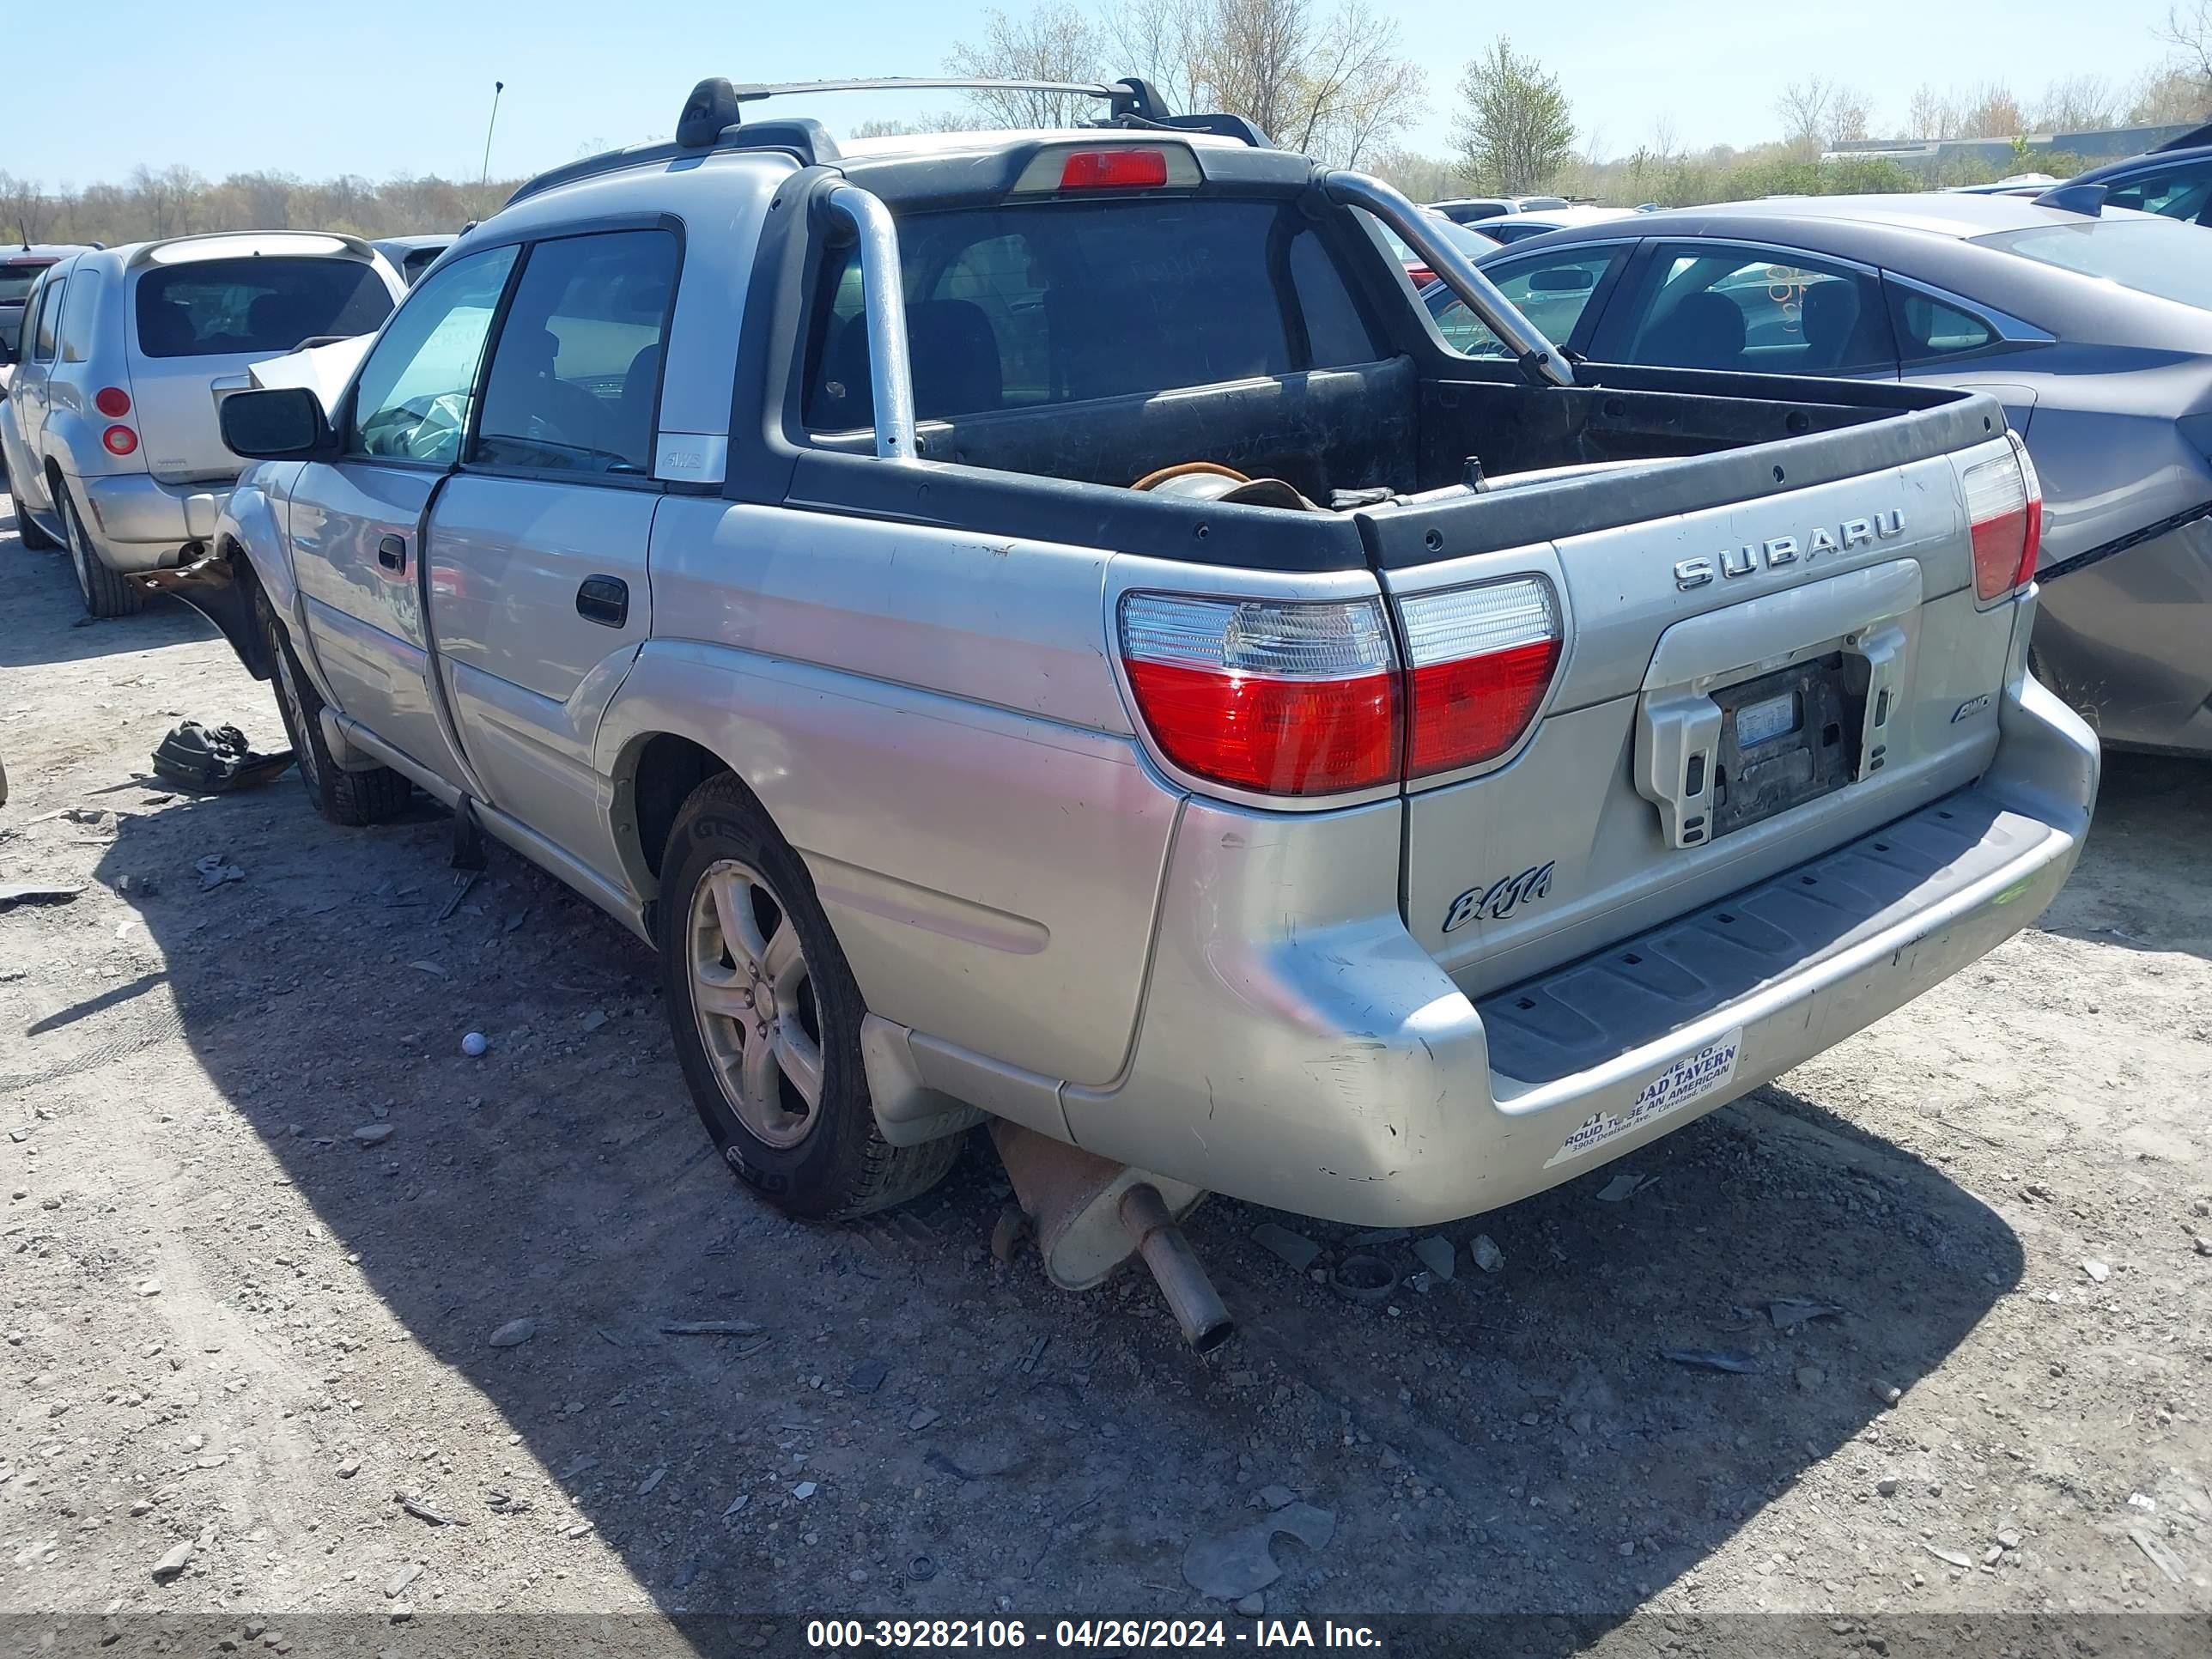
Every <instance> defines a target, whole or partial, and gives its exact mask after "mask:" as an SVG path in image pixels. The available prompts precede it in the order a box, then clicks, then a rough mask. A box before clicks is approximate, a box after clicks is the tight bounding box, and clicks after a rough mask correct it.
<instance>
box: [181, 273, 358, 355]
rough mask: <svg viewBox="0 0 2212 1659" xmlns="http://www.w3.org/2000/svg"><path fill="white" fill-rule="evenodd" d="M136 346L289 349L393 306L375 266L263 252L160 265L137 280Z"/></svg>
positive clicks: (225, 351) (210, 351) (187, 350)
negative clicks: (252, 254) (286, 256)
mask: <svg viewBox="0 0 2212 1659" xmlns="http://www.w3.org/2000/svg"><path fill="white" fill-rule="evenodd" d="M137 311H138V349H139V350H140V351H141V352H143V354H144V355H145V356H149V357H213V356H233V355H235V354H238V353H241V352H249V351H260V352H269V353H271V354H275V353H281V352H286V351H289V350H291V349H292V348H293V347H295V346H296V345H298V344H299V343H301V341H302V340H311V339H313V338H315V337H317V336H318V335H347V334H366V333H368V331H370V330H371V329H374V327H376V326H377V325H378V324H380V323H381V322H382V321H383V320H384V319H385V318H386V316H388V315H389V314H390V313H391V311H392V295H391V294H390V293H389V292H388V291H387V290H386V288H385V286H384V281H383V279H382V278H381V277H380V276H378V275H377V273H376V270H375V269H374V267H373V266H371V265H368V264H362V263H359V262H357V261H355V260H352V259H299V258H270V257H266V256H264V257H261V258H243V259H200V260H193V261H191V262H188V263H186V264H176V265H157V266H155V267H154V268H153V269H152V270H148V271H147V272H145V273H144V274H143V276H140V277H139V278H138V296H137Z"/></svg>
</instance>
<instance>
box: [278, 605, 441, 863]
mask: <svg viewBox="0 0 2212 1659" xmlns="http://www.w3.org/2000/svg"><path fill="white" fill-rule="evenodd" d="M253 614H254V617H255V618H256V620H257V621H258V623H260V626H261V633H262V637H263V638H264V640H266V641H268V646H269V659H270V663H271V664H273V665H274V668H273V671H272V672H271V673H270V677H269V678H270V684H271V685H273V686H274V687H275V689H276V712H277V713H278V714H282V715H283V717H284V735H285V736H286V737H287V738H290V739H291V743H292V753H293V755H294V756H295V757H296V758H295V761H294V765H295V767H296V768H297V769H298V771H299V774H300V781H301V783H302V784H304V785H306V786H307V799H309V800H311V801H313V802H314V804H315V811H318V812H319V813H320V814H322V816H323V817H325V818H327V819H328V820H329V821H330V822H331V823H336V824H342V825H343V826H344V827H346V828H347V829H359V828H360V827H361V826H362V825H363V824H367V823H386V822H388V821H389V820H391V819H392V818H395V817H398V816H399V814H400V813H402V812H404V811H406V810H407V803H408V802H409V800H410V799H412V798H413V794H414V786H413V785H412V784H410V783H409V782H408V781H407V780H406V779H405V778H404V777H403V776H402V775H400V774H398V773H397V772H395V771H393V770H392V769H391V768H390V767H388V766H380V767H377V768H376V769H374V770H373V771H368V772H348V771H344V770H343V769H340V767H339V766H338V763H337V760H336V759H334V758H333V757H331V746H330V744H327V743H325V741H324V740H323V720H322V714H323V694H322V693H321V692H319V691H318V690H316V689H315V683H314V682H313V680H311V679H309V678H307V671H306V670H305V669H303V668H301V666H300V659H298V658H297V657H295V656H294V655H293V654H292V641H291V639H290V636H289V635H287V634H286V633H285V631H284V624H283V623H281V622H279V621H278V620H277V619H276V611H275V609H274V608H273V607H272V606H271V605H270V603H269V599H268V596H267V595H265V594H264V593H263V592H261V590H260V588H259V587H258V586H256V587H255V589H254V592H253Z"/></svg>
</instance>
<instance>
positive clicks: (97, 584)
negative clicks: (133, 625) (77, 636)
mask: <svg viewBox="0 0 2212 1659" xmlns="http://www.w3.org/2000/svg"><path fill="white" fill-rule="evenodd" d="M54 507H55V510H56V511H57V512H58V513H60V514H61V518H62V532H63V533H64V535H65V536H66V537H67V538H69V556H70V564H71V565H73V566H74V567H76V586H77V591H78V592H80V593H82V594H83V595H84V608H85V612H86V614H87V615H88V616H94V617H135V616H137V614H138V613H139V612H140V611H143V610H144V609H145V608H146V590H145V589H144V588H143V587H141V586H138V584H137V582H134V581H132V580H131V579H130V578H129V577H128V576H125V574H123V573H122V572H121V571H119V570H112V569H110V568H108V564H107V561H106V560H105V559H103V558H101V557H100V549H99V548H98V547H97V546H95V545H94V542H93V539H92V532H90V531H88V530H87V529H86V528H85V527H84V516H83V514H82V513H79V512H78V511H77V510H76V498H75V497H74V496H72V495H70V493H69V490H68V489H67V488H66V487H65V486H63V485H60V484H57V485H56V486H55V487H54Z"/></svg>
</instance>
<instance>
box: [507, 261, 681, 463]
mask: <svg viewBox="0 0 2212 1659" xmlns="http://www.w3.org/2000/svg"><path fill="white" fill-rule="evenodd" d="M677 262H678V246H677V241H676V237H675V235H674V234H673V233H671V232H669V231H665V230H621V231H610V232H607V233H605V234H601V235H596V236H565V237H562V238H561V239H559V240H556V241H550V242H541V243H539V244H538V246H535V247H533V248H532V249H531V251H530V258H529V261H528V263H527V264H525V265H524V266H523V268H522V277H521V280H520V282H518V283H516V284H515V288H514V299H513V302H512V303H511V304H510V305H509V306H508V307H507V320H506V321H505V322H504V323H502V324H501V325H500V331H499V343H498V344H497V345H495V347H494V348H493V349H492V356H491V374H489V377H488V378H487V379H486V380H485V382H484V402H483V420H482V421H481V422H479V426H480V428H481V429H480V431H479V433H478V435H477V441H476V445H475V447H474V448H473V449H471V451H470V453H469V459H470V460H471V461H473V462H477V463H480V464H482V465H488V466H521V467H533V468H535V467H556V468H561V469H563V470H567V471H581V472H611V473H634V474H642V473H647V472H650V471H652V470H653V418H654V407H655V404H657V403H658V401H659V396H660V365H661V349H660V348H661V337H662V335H663V333H664V332H665V330H666V328H667V325H668V312H669V307H670V304H671V301H673V300H674V298H675V295H676V268H677Z"/></svg>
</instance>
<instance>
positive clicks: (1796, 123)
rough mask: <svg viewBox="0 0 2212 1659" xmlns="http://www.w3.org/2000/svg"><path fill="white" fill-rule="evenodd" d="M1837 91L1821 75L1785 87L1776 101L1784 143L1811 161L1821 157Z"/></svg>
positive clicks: (1775, 106) (1807, 77) (1810, 76)
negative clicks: (1830, 109)
mask: <svg viewBox="0 0 2212 1659" xmlns="http://www.w3.org/2000/svg"><path fill="white" fill-rule="evenodd" d="M1837 91H1838V88H1837V87H1836V85H1835V83H1834V82H1831V81H1828V80H1826V79H1824V78H1822V77H1821V76H1818V75H1808V76H1806V77H1805V78H1804V79H1803V80H1802V81H1792V82H1790V84H1789V85H1788V86H1786V87H1784V88H1782V93H1781V95H1780V96H1779V97H1778V98H1777V99H1775V100H1774V112H1775V113H1776V114H1777V115H1778V116H1780V117H1781V118H1782V142H1783V143H1785V144H1787V145H1789V146H1790V149H1792V150H1794V151H1795V152H1796V153H1797V154H1798V155H1801V156H1803V157H1805V158H1806V159H1808V160H1809V159H1811V158H1812V157H1813V156H1815V155H1819V154H1820V149H1821V144H1822V141H1823V140H1824V139H1825V138H1826V135H1827V131H1828V118H1829V108H1830V106H1831V105H1832V104H1833V103H1834V102H1835V99H1836V94H1837Z"/></svg>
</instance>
